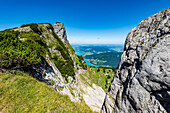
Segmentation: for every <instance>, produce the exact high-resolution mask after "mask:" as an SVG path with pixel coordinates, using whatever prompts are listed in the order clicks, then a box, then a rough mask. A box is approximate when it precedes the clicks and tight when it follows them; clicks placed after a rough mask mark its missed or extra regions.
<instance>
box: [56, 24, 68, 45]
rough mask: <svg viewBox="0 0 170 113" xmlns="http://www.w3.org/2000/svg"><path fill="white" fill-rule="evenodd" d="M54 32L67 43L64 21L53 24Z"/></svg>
mask: <svg viewBox="0 0 170 113" xmlns="http://www.w3.org/2000/svg"><path fill="white" fill-rule="evenodd" d="M53 28H54V32H55V33H56V34H57V35H58V36H59V38H60V39H61V40H62V41H63V42H64V43H66V41H67V34H66V30H65V27H64V24H63V23H56V24H54V25H53Z"/></svg>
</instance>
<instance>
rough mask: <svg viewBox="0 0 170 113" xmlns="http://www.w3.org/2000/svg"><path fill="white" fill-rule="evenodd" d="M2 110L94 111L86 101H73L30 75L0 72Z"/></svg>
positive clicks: (42, 112)
mask: <svg viewBox="0 0 170 113" xmlns="http://www.w3.org/2000/svg"><path fill="white" fill-rule="evenodd" d="M0 112H5V113H17V112H18V113H21V112H22V113H26V112H32V113H46V112H49V113H51V112H56V113H60V112H65V113H75V112H76V113H83V112H86V113H87V112H92V111H91V110H90V108H89V107H88V106H87V105H86V104H85V103H83V102H82V103H74V102H71V101H70V99H69V97H68V96H65V95H61V94H59V93H58V92H56V91H55V90H54V89H53V88H51V87H50V86H48V85H46V84H45V83H43V82H39V81H37V80H36V79H34V78H32V77H30V76H29V75H24V76H23V75H12V74H0Z"/></svg>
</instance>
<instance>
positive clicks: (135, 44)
mask: <svg viewBox="0 0 170 113" xmlns="http://www.w3.org/2000/svg"><path fill="white" fill-rule="evenodd" d="M101 112H103V113H106V112H107V113H112V112H113V113H162V112H164V113H166V112H170V8H168V9H166V10H163V11H161V12H159V13H157V14H155V15H153V16H150V17H148V18H147V19H145V20H143V21H142V22H140V23H139V24H138V26H137V27H136V28H134V29H132V30H131V31H130V33H129V34H128V36H127V39H126V42H125V49H124V53H123V55H122V57H121V61H120V64H119V66H118V70H117V73H116V75H115V76H114V78H113V81H112V84H111V86H110V88H109V90H108V92H107V94H106V97H105V100H104V103H103V106H102V110H101Z"/></svg>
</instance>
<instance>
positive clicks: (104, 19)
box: [0, 0, 170, 44]
mask: <svg viewBox="0 0 170 113" xmlns="http://www.w3.org/2000/svg"><path fill="white" fill-rule="evenodd" d="M0 4H1V6H0V11H1V14H0V15H1V16H0V30H4V29H7V28H13V27H19V26H20V25H22V24H27V23H43V22H48V23H51V24H54V23H55V22H56V21H59V22H62V23H64V24H65V27H66V30H67V34H68V40H69V41H70V43H72V44H73V43H74V44H75V43H78V44H87V43H88V44H89V43H95V44H123V43H124V41H125V39H126V35H127V34H128V32H129V31H130V30H131V29H132V28H134V27H136V26H137V24H138V23H139V22H140V21H142V20H143V19H145V18H147V17H149V16H151V15H153V14H155V13H157V12H159V11H161V10H164V9H166V8H168V7H170V0H0Z"/></svg>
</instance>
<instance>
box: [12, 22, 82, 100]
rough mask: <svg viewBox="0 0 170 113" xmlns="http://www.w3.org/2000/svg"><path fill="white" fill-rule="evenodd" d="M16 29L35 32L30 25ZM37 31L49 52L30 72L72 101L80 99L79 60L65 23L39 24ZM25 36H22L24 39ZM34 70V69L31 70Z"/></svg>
mask: <svg viewBox="0 0 170 113" xmlns="http://www.w3.org/2000/svg"><path fill="white" fill-rule="evenodd" d="M14 30H15V31H18V30H19V31H23V32H35V31H34V30H35V28H34V30H33V29H31V24H30V25H29V26H27V25H26V26H24V27H21V28H17V29H14ZM36 31H37V33H38V34H39V35H40V37H41V40H42V41H43V42H44V43H45V44H46V46H47V49H48V53H46V56H45V58H43V59H42V61H41V63H40V64H38V65H35V66H33V69H34V70H33V71H34V72H30V73H31V74H32V76H33V77H35V78H37V79H39V80H40V81H43V82H46V83H47V84H49V85H51V86H52V87H53V88H54V89H56V90H57V91H58V92H59V93H61V94H66V95H68V96H69V97H70V99H71V100H72V101H80V99H81V98H82V97H81V95H80V88H79V84H78V77H77V76H78V75H76V73H75V70H76V69H77V66H76V65H75V64H76V62H75V61H76V60H79V58H78V56H77V55H76V54H75V52H74V50H73V49H72V47H71V45H70V44H69V42H68V40H67V35H66V31H65V27H64V24H63V23H59V24H57V25H56V24H55V25H54V26H52V25H51V24H48V23H41V24H37V27H36ZM23 39H24V37H22V38H21V40H23ZM31 71H32V70H31Z"/></svg>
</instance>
